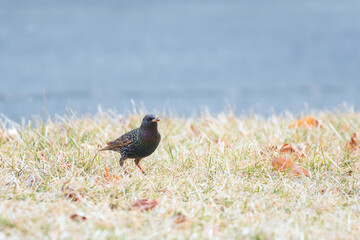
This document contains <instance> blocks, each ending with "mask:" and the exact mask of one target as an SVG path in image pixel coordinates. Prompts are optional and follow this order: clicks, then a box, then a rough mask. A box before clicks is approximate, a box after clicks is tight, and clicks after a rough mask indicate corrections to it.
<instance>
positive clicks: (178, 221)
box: [174, 212, 186, 224]
mask: <svg viewBox="0 0 360 240" xmlns="http://www.w3.org/2000/svg"><path fill="white" fill-rule="evenodd" d="M185 221H186V216H185V215H184V214H182V213H181V212H179V213H177V214H176V215H175V220H174V223H175V224H181V223H183V222H185Z"/></svg>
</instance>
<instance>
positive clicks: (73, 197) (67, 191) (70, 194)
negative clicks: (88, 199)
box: [61, 186, 84, 202]
mask: <svg viewBox="0 0 360 240" xmlns="http://www.w3.org/2000/svg"><path fill="white" fill-rule="evenodd" d="M61 190H62V191H63V192H64V197H65V198H67V199H69V200H70V201H72V202H77V201H79V200H80V199H83V197H84V196H83V195H82V194H81V193H78V192H76V191H75V189H73V188H72V187H70V186H66V187H64V186H63V187H62V188H61Z"/></svg>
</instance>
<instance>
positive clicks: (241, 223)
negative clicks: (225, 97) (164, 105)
mask: <svg viewBox="0 0 360 240" xmlns="http://www.w3.org/2000/svg"><path fill="white" fill-rule="evenodd" d="M312 116H313V117H314V118H316V119H317V120H319V121H320V123H321V127H319V128H315V129H304V128H291V129H289V128H288V126H289V124H291V123H292V122H293V121H294V120H296V118H295V117H294V116H293V115H291V114H285V115H281V116H271V117H269V118H263V117H259V116H248V117H236V116H234V115H233V114H231V113H227V114H219V115H216V116H211V115H209V114H204V115H203V116H201V117H199V118H180V117H167V116H161V115H160V118H161V120H162V121H161V122H160V131H161V134H162V136H163V138H162V142H161V144H160V146H159V148H158V149H157V150H156V152H155V153H154V154H153V155H152V156H150V157H148V158H147V159H145V160H143V161H142V162H141V164H142V166H143V169H144V170H145V171H146V172H147V175H145V176H144V175H142V174H141V173H140V171H139V170H138V169H137V168H136V167H135V165H134V163H133V162H132V161H131V160H127V161H126V166H127V169H128V171H129V172H130V174H129V175H124V174H123V172H122V169H120V167H119V165H118V159H119V155H118V154H116V153H111V152H101V153H98V152H97V149H99V147H100V145H101V146H103V145H104V143H105V142H107V141H108V140H112V139H114V138H115V137H117V136H119V135H120V134H123V133H124V132H125V131H128V130H130V129H132V128H135V127H137V126H138V125H139V123H140V121H141V118H142V114H133V115H130V116H127V117H123V116H121V115H118V114H113V113H109V112H107V113H104V112H99V113H98V114H96V115H94V116H84V117H76V116H75V115H70V116H65V117H57V118H56V119H54V120H49V121H47V122H41V121H34V122H32V123H28V124H22V126H18V125H16V124H14V123H12V122H10V121H9V120H7V119H6V118H5V117H3V118H2V120H1V121H0V135H1V136H0V158H1V159H0V164H1V168H0V171H1V172H0V180H1V181H0V201H1V204H0V239H2V238H8V239H25V238H26V239H161V238H167V239H190V238H191V239H274V238H275V239H304V238H305V239H320V238H322V239H356V238H359V236H360V224H359V223H360V206H359V201H360V197H359V193H360V189H359V187H360V184H359V182H360V173H359V172H360V160H359V156H360V151H358V150H355V151H348V150H346V149H344V146H345V144H346V142H347V141H348V140H349V139H350V137H351V136H352V133H353V132H356V131H358V130H359V127H360V114H359V113H356V112H354V111H352V110H346V111H342V112H317V113H313V114H312ZM284 143H292V144H297V143H302V144H305V145H306V150H305V154H306V157H303V158H299V159H297V160H296V162H297V163H298V164H299V165H300V166H302V167H305V168H307V169H308V170H309V171H310V172H311V174H312V176H311V177H310V178H307V177H294V176H292V175H290V174H288V173H284V174H283V173H280V172H277V171H274V170H273V168H272V166H271V161H270V160H271V159H272V158H273V157H274V156H278V155H279V154H278V153H277V152H276V151H275V150H271V146H277V147H280V146H281V145H282V144H284ZM105 166H106V167H107V168H108V169H109V175H110V177H104V174H105V170H104V167H105ZM114 174H115V175H116V176H113V175H114ZM140 198H148V199H150V200H157V202H158V203H159V204H158V205H157V206H155V207H154V208H153V209H152V210H149V211H145V212H144V211H139V210H131V209H130V206H131V204H132V203H133V202H134V201H136V200H137V199H140Z"/></svg>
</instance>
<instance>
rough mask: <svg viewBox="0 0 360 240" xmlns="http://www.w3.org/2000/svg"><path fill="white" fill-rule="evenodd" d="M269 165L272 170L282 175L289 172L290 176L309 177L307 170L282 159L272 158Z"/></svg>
mask: <svg viewBox="0 0 360 240" xmlns="http://www.w3.org/2000/svg"><path fill="white" fill-rule="evenodd" d="M271 165H272V166H273V168H274V170H276V171H280V172H282V173H283V172H287V171H289V172H290V174H292V175H294V176H301V175H305V176H306V177H310V172H309V171H308V170H307V169H305V168H303V167H300V166H298V165H297V164H296V163H294V162H293V161H291V160H289V159H286V158H283V157H275V158H273V159H272V160H271Z"/></svg>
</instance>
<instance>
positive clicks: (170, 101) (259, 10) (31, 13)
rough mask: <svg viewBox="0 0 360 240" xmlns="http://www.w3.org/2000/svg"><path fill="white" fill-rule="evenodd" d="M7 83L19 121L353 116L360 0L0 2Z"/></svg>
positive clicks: (4, 102)
mask: <svg viewBox="0 0 360 240" xmlns="http://www.w3.org/2000/svg"><path fill="white" fill-rule="evenodd" d="M0 83H1V88H0V112H2V113H4V114H5V115H7V116H9V117H10V118H12V119H14V120H19V119H20V118H21V117H27V118H29V117H31V115H33V114H42V113H43V107H44V105H46V108H47V111H48V112H49V113H50V114H54V113H59V114H64V113H65V112H66V110H65V107H67V106H68V107H70V108H72V109H73V110H75V111H77V112H79V113H84V112H87V111H90V112H94V111H96V109H97V106H98V105H101V106H102V107H103V108H116V109H117V110H118V111H119V112H122V111H125V110H127V109H131V108H132V107H131V102H130V100H131V99H133V100H134V101H135V102H136V103H138V104H139V103H140V102H143V103H144V105H145V106H146V107H147V109H149V110H154V109H157V110H162V109H164V108H165V109H171V110H173V111H176V112H178V113H185V114H189V113H193V112H194V111H199V109H201V107H204V106H205V107H208V108H209V109H210V110H211V111H213V112H218V111H220V110H222V109H224V106H226V101H227V102H229V103H230V105H232V106H235V110H236V111H237V112H246V111H249V109H251V108H254V109H255V110H257V111H260V112H265V113H266V112H268V111H269V109H271V108H273V109H274V110H275V111H278V112H279V111H284V110H291V111H293V112H296V111H299V110H303V109H304V104H305V103H307V104H308V106H309V107H310V108H317V109H319V108H320V109H324V108H333V107H337V106H339V105H340V104H342V103H343V102H347V103H349V104H350V105H354V106H355V107H356V108H358V107H359V102H360V94H359V90H360V1H358V0H353V1H351V0H349V1H332V0H308V1H304V0H302V1H291V0H275V1H265V0H264V1H253V0H249V1H205V0H203V1H115V0H114V1H95V0H93V1H90V0H83V1H70V0H66V1H65V0H62V1H47V0H46V1H13V0H1V1H0ZM44 99H45V100H44ZM45 102H46V103H45Z"/></svg>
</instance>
